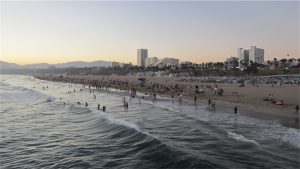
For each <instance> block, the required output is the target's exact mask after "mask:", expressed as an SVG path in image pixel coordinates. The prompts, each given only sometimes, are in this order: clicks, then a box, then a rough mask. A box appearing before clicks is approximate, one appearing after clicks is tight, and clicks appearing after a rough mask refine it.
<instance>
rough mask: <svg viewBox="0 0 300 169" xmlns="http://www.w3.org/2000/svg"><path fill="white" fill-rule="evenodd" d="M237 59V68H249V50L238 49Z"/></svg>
mask: <svg viewBox="0 0 300 169" xmlns="http://www.w3.org/2000/svg"><path fill="white" fill-rule="evenodd" d="M237 58H238V59H239V68H240V69H241V70H243V69H245V68H246V67H248V66H249V50H246V49H243V48H238V51H237Z"/></svg>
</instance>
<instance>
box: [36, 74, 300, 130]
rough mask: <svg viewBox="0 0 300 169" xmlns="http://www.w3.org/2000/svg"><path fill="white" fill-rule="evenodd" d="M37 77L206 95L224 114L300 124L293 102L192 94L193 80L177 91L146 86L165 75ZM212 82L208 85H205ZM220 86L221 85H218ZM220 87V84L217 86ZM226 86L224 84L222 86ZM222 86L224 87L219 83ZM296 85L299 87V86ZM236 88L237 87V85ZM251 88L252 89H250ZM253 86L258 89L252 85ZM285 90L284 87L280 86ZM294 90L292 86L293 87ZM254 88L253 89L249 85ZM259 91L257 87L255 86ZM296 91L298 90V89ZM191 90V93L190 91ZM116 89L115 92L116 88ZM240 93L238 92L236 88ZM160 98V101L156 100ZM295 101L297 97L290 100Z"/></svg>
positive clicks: (187, 95) (148, 96)
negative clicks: (148, 77)
mask: <svg viewBox="0 0 300 169" xmlns="http://www.w3.org/2000/svg"><path fill="white" fill-rule="evenodd" d="M34 77H35V78H37V79H41V80H48V81H54V82H56V81H60V82H66V83H76V84H84V85H86V86H91V87H96V88H98V89H99V88H100V89H104V90H105V88H106V87H109V88H114V89H116V90H120V91H127V93H126V94H127V95H128V96H130V94H131V91H135V92H139V93H142V94H145V95H146V96H145V97H144V99H147V100H151V98H153V95H151V93H152V94H153V93H155V95H157V96H162V97H167V98H170V99H172V95H173V96H174V99H178V97H177V96H178V95H179V94H182V99H183V100H184V101H185V100H188V101H190V102H192V103H193V102H194V97H195V96H196V97H197V100H196V103H201V104H204V105H207V100H208V99H209V98H211V99H214V100H216V108H217V109H219V108H221V109H224V110H225V111H226V112H227V113H230V112H232V114H234V107H235V106H237V107H238V114H243V115H246V116H251V117H254V118H262V119H275V120H278V121H279V122H280V123H281V124H282V125H283V126H286V127H291V128H297V129H299V128H300V125H299V113H297V114H296V113H295V111H294V112H293V105H292V104H290V103H287V104H285V105H273V104H271V103H268V102H263V101H261V100H259V98H257V97H247V96H244V95H233V94H230V92H227V89H228V88H225V87H224V88H225V92H224V95H223V96H218V95H214V94H213V93H214V91H212V90H205V93H201V94H195V93H194V91H193V90H192V89H193V87H192V86H193V85H194V84H192V83H188V84H185V86H183V84H182V83H177V84H179V86H180V87H181V88H180V87H179V88H176V90H172V91H170V90H167V91H164V92H157V91H155V92H153V89H152V91H151V89H150V88H149V85H155V84H166V86H167V85H170V84H172V83H174V81H171V80H170V79H168V78H166V80H165V79H163V80H164V81H160V80H161V79H155V78H153V77H152V78H151V80H149V82H148V83H146V85H145V87H141V86H139V85H137V83H136V81H135V80H134V79H137V78H138V77H130V76H122V77H121V76H115V77H114V76H92V77H90V76H87V77H84V76H80V75H77V76H76V75H71V76H67V77H60V76H45V75H43V76H34ZM205 85H211V84H205ZM218 85H220V84H218ZM220 86H222V84H221V85H220ZM224 86H226V84H225V85H224ZM222 87H223V86H222ZM298 88H299V87H298ZM237 89H239V88H237ZM250 89H251V88H250ZM254 89H257V88H255V87H254ZM282 89H284V88H282ZM292 89H293V88H292ZM295 89H297V86H295ZM252 90H253V88H252ZM258 90H259V89H258ZM298 90H299V89H298ZM191 91H192V92H191ZM116 92H117V91H116ZM239 92H240V91H239ZM157 101H159V100H157ZM293 101H296V102H297V98H296V100H293Z"/></svg>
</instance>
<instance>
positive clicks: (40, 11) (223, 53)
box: [0, 1, 300, 64]
mask: <svg viewBox="0 0 300 169" xmlns="http://www.w3.org/2000/svg"><path fill="white" fill-rule="evenodd" d="M299 7H300V5H299V1H293V2H292V1H290V2H284V1H281V2H280V1H268V2H257V1H256V2H255V1H252V2H251V1H249V2H243V1H231V2H226V1H214V2H205V1H198V2H195V1H193V2H162V1H156V2H137V1H136V2H100V1H89V2H83V1H82V2H80V1H49V2H41V1H40V2H39V1H28V2H8V1H1V2H0V14H1V15H0V17H1V21H0V31H1V35H0V60H3V61H7V62H13V63H18V64H32V63H63V62H69V61H78V60H81V61H95V60H106V61H118V62H125V63H128V62H132V63H133V64H136V60H137V59H136V55H137V49H138V48H146V49H148V52H149V56H150V57H153V56H155V57H158V58H163V57H174V58H178V59H180V60H188V61H192V62H196V63H202V62H217V61H220V62H222V61H224V60H225V59H226V58H227V57H230V56H236V55H237V48H239V47H242V48H245V49H248V48H250V46H252V45H255V46H257V47H259V48H263V49H265V59H273V58H274V57H276V58H283V57H287V54H289V56H288V57H289V58H291V57H294V58H299V38H300V36H299V26H300V24H299V23H300V20H299Z"/></svg>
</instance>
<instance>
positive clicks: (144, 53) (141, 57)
mask: <svg viewBox="0 0 300 169" xmlns="http://www.w3.org/2000/svg"><path fill="white" fill-rule="evenodd" d="M147 57H148V49H138V50H137V65H138V66H141V67H145V66H146V59H147Z"/></svg>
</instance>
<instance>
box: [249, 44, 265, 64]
mask: <svg viewBox="0 0 300 169" xmlns="http://www.w3.org/2000/svg"><path fill="white" fill-rule="evenodd" d="M251 61H252V62H253V63H259V64H264V49H260V48H257V47H256V46H251V48H250V49H249V63H248V64H249V65H250V62H251Z"/></svg>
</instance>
